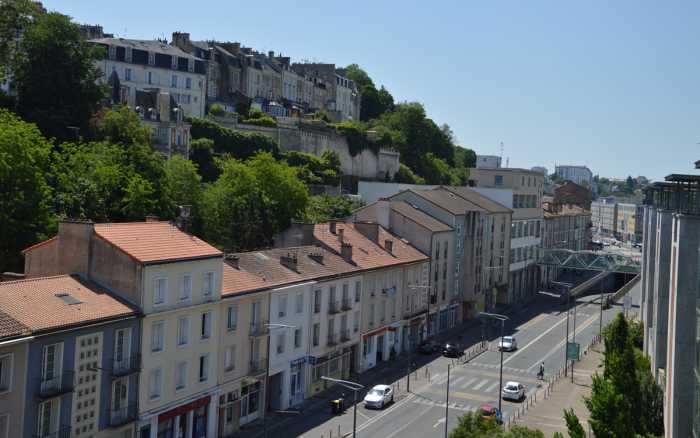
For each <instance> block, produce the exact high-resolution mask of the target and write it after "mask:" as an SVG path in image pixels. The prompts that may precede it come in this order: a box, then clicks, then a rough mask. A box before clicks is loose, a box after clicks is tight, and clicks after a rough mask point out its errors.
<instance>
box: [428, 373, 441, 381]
mask: <svg viewBox="0 0 700 438" xmlns="http://www.w3.org/2000/svg"><path fill="white" fill-rule="evenodd" d="M440 376H441V374H440V373H437V374H435V375H434V376H433V377H432V378H431V379H430V380H431V381H438V380H440Z"/></svg>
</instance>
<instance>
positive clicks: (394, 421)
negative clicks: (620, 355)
mask: <svg viewBox="0 0 700 438" xmlns="http://www.w3.org/2000/svg"><path fill="white" fill-rule="evenodd" d="M630 293H631V295H632V297H633V300H632V302H633V307H632V312H639V307H638V306H639V301H640V297H641V289H640V285H639V284H637V285H636V286H635V287H634V288H633V289H632V290H631V292H630ZM573 307H574V306H573V303H572V312H571V314H570V318H569V329H570V334H571V333H573V325H574V321H573ZM575 307H576V335H575V336H576V337H575V341H576V342H578V343H580V344H581V347H582V348H583V347H584V346H586V345H588V343H589V342H590V341H591V340H592V339H593V337H594V336H595V335H597V334H598V330H599V321H600V319H599V317H600V306H599V298H598V296H587V297H582V298H579V299H578V301H577V303H576V306H575ZM621 311H622V306H621V304H618V305H614V306H612V307H611V308H610V309H609V310H606V311H604V312H603V325H606V324H607V323H608V322H609V321H611V320H612V319H613V318H614V317H615V315H616V314H617V313H619V312H621ZM524 313H525V314H524V316H523V317H521V318H520V319H519V320H514V321H512V323H511V324H508V323H506V327H505V332H506V334H511V335H513V336H515V338H516V339H517V341H518V347H519V348H518V349H517V350H515V351H514V352H509V353H504V355H503V383H504V384H505V383H506V382H508V381H517V382H520V383H522V384H523V385H524V386H525V388H526V391H527V393H528V394H531V393H532V392H533V391H536V390H537V388H538V386H537V385H538V380H537V377H536V375H537V371H538V368H539V364H540V363H542V362H544V364H545V374H546V375H549V374H551V373H556V372H557V370H559V369H561V368H562V366H563V364H564V342H565V341H564V338H565V334H566V311H565V310H564V308H563V306H562V305H561V304H559V303H558V301H557V300H556V299H554V298H549V299H548V298H547V297H544V296H543V297H541V299H539V300H538V301H537V303H536V304H534V305H533V306H532V308H530V309H528V311H527V312H524ZM471 332H474V333H469V334H465V335H464V337H463V340H464V341H465V343H468V344H469V343H471V342H477V341H478V340H479V339H480V337H481V333H478V332H479V330H471ZM497 332H500V326H499V327H498V328H495V327H494V328H492V329H491V333H488V334H487V335H489V336H487V339H490V341H489V350H488V351H486V352H484V353H482V354H481V355H480V356H478V357H476V358H475V359H473V360H472V361H470V362H469V363H467V364H461V363H456V362H454V361H452V360H450V359H447V358H443V357H441V356H436V357H435V358H434V359H433V360H432V361H431V362H430V363H429V364H428V365H427V369H428V372H427V373H426V371H425V368H422V369H421V370H420V371H419V372H420V373H422V374H421V377H423V378H421V379H418V380H417V381H415V382H413V383H412V385H411V390H412V392H410V393H407V392H405V391H399V392H398V393H397V397H396V399H395V402H394V403H393V404H392V405H389V406H387V407H386V408H384V409H383V410H368V409H365V408H364V407H363V406H362V405H361V404H360V405H358V409H357V411H358V415H357V425H358V427H357V436H358V437H362V438H370V437H372V438H375V437H376V438H393V437H402V438H406V437H415V438H424V437H439V436H443V435H444V428H445V395H446V387H447V365H448V364H450V363H454V366H453V367H451V371H450V397H449V406H448V420H447V421H448V429H450V430H451V429H452V428H454V427H455V426H456V424H457V420H458V417H459V416H460V415H462V414H464V412H467V411H476V410H477V409H478V408H479V407H480V406H481V405H482V404H485V403H488V404H491V405H494V406H497V405H498V396H499V394H500V389H501V387H500V385H499V364H500V353H499V352H498V351H497V348H496V345H497V342H498V338H497ZM428 373H429V378H428V377H427V374H428ZM403 382H405V379H403V381H402V384H403ZM387 383H392V382H387ZM502 404H503V412H504V417H505V416H507V415H508V414H509V413H510V412H511V411H513V410H514V409H515V408H517V405H518V403H516V402H511V401H503V402H502ZM338 427H340V430H341V431H342V433H343V434H345V433H347V432H349V431H351V430H352V407H350V408H349V409H348V410H347V411H346V413H345V414H343V415H341V416H337V417H332V418H331V419H330V420H328V421H327V422H326V423H324V424H321V425H316V426H315V427H312V428H309V429H307V430H306V431H305V432H304V433H303V434H301V436H302V437H307V438H318V437H319V436H322V437H324V438H326V437H330V436H331V433H332V436H334V437H336V436H338V435H337V431H338ZM290 432H291V431H290Z"/></svg>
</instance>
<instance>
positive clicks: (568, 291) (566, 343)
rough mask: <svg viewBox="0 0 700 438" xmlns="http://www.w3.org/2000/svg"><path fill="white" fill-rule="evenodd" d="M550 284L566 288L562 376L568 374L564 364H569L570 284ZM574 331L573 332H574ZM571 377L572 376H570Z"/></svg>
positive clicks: (559, 282)
mask: <svg viewBox="0 0 700 438" xmlns="http://www.w3.org/2000/svg"><path fill="white" fill-rule="evenodd" d="M552 284H557V285H559V286H563V287H565V288H566V342H565V343H564V375H565V376H566V373H567V372H568V371H567V370H568V367H567V366H566V364H567V363H568V362H569V357H568V355H567V350H568V349H569V307H570V300H571V286H573V285H572V284H571V283H566V282H563V281H553V282H552ZM575 331H576V330H574V332H575ZM572 377H573V376H572Z"/></svg>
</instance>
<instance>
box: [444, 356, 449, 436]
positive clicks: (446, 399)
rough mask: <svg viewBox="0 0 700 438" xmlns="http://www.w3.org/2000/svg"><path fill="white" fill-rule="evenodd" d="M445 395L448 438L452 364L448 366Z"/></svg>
mask: <svg viewBox="0 0 700 438" xmlns="http://www.w3.org/2000/svg"><path fill="white" fill-rule="evenodd" d="M446 391H447V392H446V393H445V438H447V416H448V415H449V413H450V364H449V363H448V364H447V388H446Z"/></svg>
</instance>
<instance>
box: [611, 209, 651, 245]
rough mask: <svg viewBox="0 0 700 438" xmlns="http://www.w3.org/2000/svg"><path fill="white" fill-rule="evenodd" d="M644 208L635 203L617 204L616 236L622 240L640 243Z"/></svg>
mask: <svg viewBox="0 0 700 438" xmlns="http://www.w3.org/2000/svg"><path fill="white" fill-rule="evenodd" d="M643 224H644V209H643V207H642V206H641V205H637V204H623V203H620V204H617V230H616V236H617V238H618V239H620V240H622V241H623V242H629V243H641V241H642V228H643Z"/></svg>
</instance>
